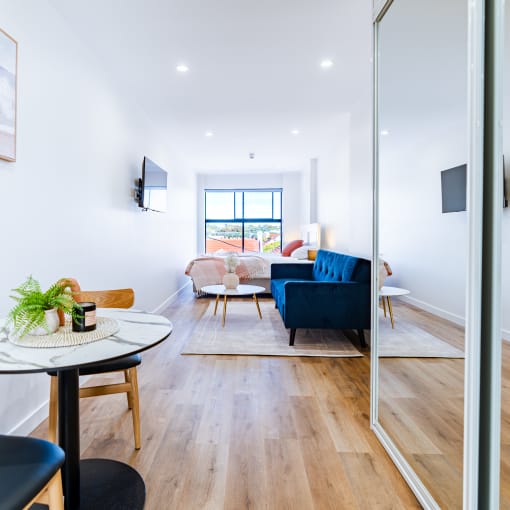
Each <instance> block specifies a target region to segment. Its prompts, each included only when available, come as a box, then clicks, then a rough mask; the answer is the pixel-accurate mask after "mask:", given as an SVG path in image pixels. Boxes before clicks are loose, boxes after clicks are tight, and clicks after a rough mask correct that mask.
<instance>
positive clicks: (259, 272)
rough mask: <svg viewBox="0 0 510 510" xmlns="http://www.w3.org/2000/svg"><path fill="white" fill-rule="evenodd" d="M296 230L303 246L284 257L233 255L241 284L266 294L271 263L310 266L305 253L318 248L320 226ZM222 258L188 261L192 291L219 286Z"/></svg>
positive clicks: (222, 256)
mask: <svg viewBox="0 0 510 510" xmlns="http://www.w3.org/2000/svg"><path fill="white" fill-rule="evenodd" d="M300 231H301V239H302V240H303V242H304V244H303V246H301V247H299V248H297V249H296V250H294V251H293V252H292V253H291V255H290V256H288V257H284V256H282V255H276V254H266V253H239V254H237V255H238V256H239V261H240V264H239V266H238V269H237V271H236V272H237V273H238V274H239V278H240V281H241V283H249V284H250V285H259V286H260V287H264V288H265V289H266V292H267V293H270V292H271V264H281V263H286V264H288V263H296V264H312V263H313V261H312V260H308V250H309V249H310V250H311V249H315V250H316V249H318V248H319V247H320V225H319V224H318V223H312V224H308V225H304V226H303V227H302V228H301V229H300ZM226 255H228V253H226V252H224V253H212V254H207V255H201V256H199V257H197V258H195V259H193V260H191V261H190V262H189V264H188V265H187V267H186V270H185V274H187V275H188V276H190V277H191V279H192V281H193V292H196V293H197V295H200V294H201V292H200V289H201V288H202V287H204V286H206V285H216V284H221V283H222V280H223V274H224V273H225V269H224V258H225V256H226Z"/></svg>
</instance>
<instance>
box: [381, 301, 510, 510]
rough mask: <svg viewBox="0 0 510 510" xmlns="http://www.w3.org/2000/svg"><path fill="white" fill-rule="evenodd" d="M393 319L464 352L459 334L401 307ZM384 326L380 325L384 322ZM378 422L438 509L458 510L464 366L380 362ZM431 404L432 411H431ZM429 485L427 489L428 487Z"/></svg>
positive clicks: (505, 500)
mask: <svg viewBox="0 0 510 510" xmlns="http://www.w3.org/2000/svg"><path fill="white" fill-rule="evenodd" d="M394 312H395V317H396V323H395V329H396V330H398V327H399V323H398V321H399V319H400V320H403V321H405V322H406V323H414V325H415V326H416V328H417V329H420V330H423V331H425V332H426V334H429V335H433V336H435V337H436V338H438V339H440V340H443V341H445V342H447V343H449V344H450V345H452V346H453V347H456V348H457V349H460V350H463V343H464V328H463V327H461V326H458V325H457V324H454V323H452V322H450V321H447V320H444V319H441V318H439V317H436V316H434V315H431V314H429V313H428V312H425V311H423V310H420V309H418V308H415V307H413V306H411V305H408V304H405V303H403V302H398V301H397V300H395V302H394ZM383 320H384V319H383ZM379 363H380V364H379V370H380V377H381V385H380V400H379V419H380V422H381V424H382V425H383V427H384V428H385V430H386V431H387V432H388V433H389V435H390V437H391V439H392V440H393V441H394V443H395V444H396V445H397V446H398V448H399V449H400V450H401V451H402V452H403V454H404V456H405V458H406V460H407V461H408V462H409V464H410V465H411V467H412V468H413V469H414V470H415V471H416V473H417V474H418V476H419V477H420V478H421V480H422V481H423V482H424V484H425V486H426V487H427V489H428V490H429V491H430V493H431V494H432V496H433V497H434V499H435V500H436V501H437V503H438V504H439V506H440V507H441V508H448V509H461V508H462V462H463V457H462V443H463V433H464V431H463V426H464V425H463V422H464V421H463V415H464V396H463V392H464V360H463V359H455V358H390V357H387V358H381V359H380V360H379ZM502 391H503V410H502V431H501V438H502V463H501V471H502V473H501V479H502V484H501V486H502V492H501V505H500V508H502V509H510V462H509V461H508V458H509V455H506V454H510V413H509V410H510V405H505V404H506V403H510V343H508V342H506V341H505V342H503V387H502ZM431 404H433V405H431ZM432 480H433V481H434V483H430V481H432Z"/></svg>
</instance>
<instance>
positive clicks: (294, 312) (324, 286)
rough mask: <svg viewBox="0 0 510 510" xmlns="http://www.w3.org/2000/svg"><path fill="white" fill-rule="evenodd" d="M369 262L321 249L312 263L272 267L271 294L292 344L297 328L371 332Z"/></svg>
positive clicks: (363, 338)
mask: <svg viewBox="0 0 510 510" xmlns="http://www.w3.org/2000/svg"><path fill="white" fill-rule="evenodd" d="M370 268H371V266H370V261H369V260H366V259H362V258H359V257H353V256H350V255H344V254H342V253H336V252H332V251H328V250H319V251H318V252H317V257H316V259H315V262H314V263H313V264H292V263H289V264H287V263H284V264H272V265H271V292H272V294H273V298H274V300H275V305H276V308H278V310H279V312H280V315H281V316H282V319H283V323H284V325H285V327H286V328H289V329H290V338H289V345H294V340H295V336H296V329H298V328H321V329H355V330H357V331H358V334H359V339H360V343H361V345H362V346H363V347H366V343H365V337H364V333H363V330H364V329H370V274H371V269H370Z"/></svg>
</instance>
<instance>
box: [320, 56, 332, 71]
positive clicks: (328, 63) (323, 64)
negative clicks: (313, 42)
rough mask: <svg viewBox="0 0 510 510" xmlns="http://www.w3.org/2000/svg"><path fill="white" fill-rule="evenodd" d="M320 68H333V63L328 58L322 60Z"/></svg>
mask: <svg viewBox="0 0 510 510" xmlns="http://www.w3.org/2000/svg"><path fill="white" fill-rule="evenodd" d="M321 67H322V69H329V68H331V67H333V61H332V60H331V59H329V58H325V59H324V60H321Z"/></svg>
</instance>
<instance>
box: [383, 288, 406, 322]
mask: <svg viewBox="0 0 510 510" xmlns="http://www.w3.org/2000/svg"><path fill="white" fill-rule="evenodd" d="M406 294H411V291H409V290H407V289H401V288H400V287H381V290H380V291H379V296H381V298H382V304H383V310H384V316H385V317H386V303H385V302H384V298H386V301H387V303H388V310H389V312H390V319H391V329H395V320H394V319H393V307H392V306H391V297H392V296H405V295H406Z"/></svg>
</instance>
